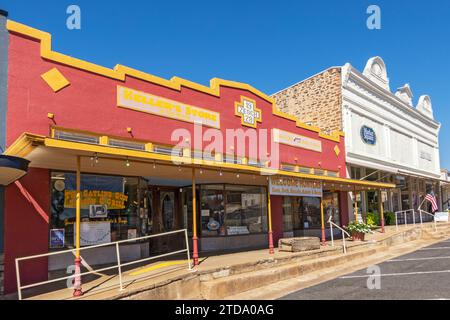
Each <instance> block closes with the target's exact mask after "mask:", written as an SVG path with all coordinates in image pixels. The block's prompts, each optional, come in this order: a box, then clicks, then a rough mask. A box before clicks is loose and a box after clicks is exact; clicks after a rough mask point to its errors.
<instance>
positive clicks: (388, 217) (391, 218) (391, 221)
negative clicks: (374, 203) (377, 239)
mask: <svg viewBox="0 0 450 320" xmlns="http://www.w3.org/2000/svg"><path fill="white" fill-rule="evenodd" d="M384 220H385V221H386V225H388V226H393V225H395V213H393V212H391V211H386V212H385V213H384Z"/></svg>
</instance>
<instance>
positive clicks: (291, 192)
mask: <svg viewBox="0 0 450 320" xmlns="http://www.w3.org/2000/svg"><path fill="white" fill-rule="evenodd" d="M270 194H272V195H282V196H298V197H300V196H308V197H322V184H321V183H320V182H314V181H310V180H303V179H295V178H281V179H280V178H275V177H272V178H271V179H270Z"/></svg>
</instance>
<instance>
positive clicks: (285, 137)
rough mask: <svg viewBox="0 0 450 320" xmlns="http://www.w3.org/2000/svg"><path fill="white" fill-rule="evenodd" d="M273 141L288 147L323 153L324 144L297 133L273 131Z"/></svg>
mask: <svg viewBox="0 0 450 320" xmlns="http://www.w3.org/2000/svg"><path fill="white" fill-rule="evenodd" d="M273 140H274V141H275V142H277V143H280V144H286V145H288V146H292V147H297V148H302V149H308V150H313V151H317V152H322V142H321V141H320V140H317V139H312V138H309V137H305V136H302V135H299V134H296V133H292V132H288V131H283V130H280V129H273Z"/></svg>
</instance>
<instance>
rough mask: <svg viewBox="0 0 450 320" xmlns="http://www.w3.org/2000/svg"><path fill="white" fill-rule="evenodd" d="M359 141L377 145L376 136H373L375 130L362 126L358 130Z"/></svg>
mask: <svg viewBox="0 0 450 320" xmlns="http://www.w3.org/2000/svg"><path fill="white" fill-rule="evenodd" d="M360 134H361V139H362V140H363V141H364V143H367V144H370V145H372V146H373V145H375V144H376V143H377V135H376V134H375V130H373V129H372V128H370V127H368V126H362V127H361V130H360Z"/></svg>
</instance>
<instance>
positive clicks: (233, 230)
mask: <svg viewBox="0 0 450 320" xmlns="http://www.w3.org/2000/svg"><path fill="white" fill-rule="evenodd" d="M200 193H201V197H200V198H201V199H200V206H201V209H200V216H201V225H202V235H203V236H226V235H240V234H252V233H262V232H266V231H267V206H266V203H267V199H266V190H265V189H264V188H262V187H255V186H238V185H202V186H201V192H200Z"/></svg>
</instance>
